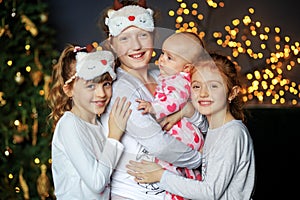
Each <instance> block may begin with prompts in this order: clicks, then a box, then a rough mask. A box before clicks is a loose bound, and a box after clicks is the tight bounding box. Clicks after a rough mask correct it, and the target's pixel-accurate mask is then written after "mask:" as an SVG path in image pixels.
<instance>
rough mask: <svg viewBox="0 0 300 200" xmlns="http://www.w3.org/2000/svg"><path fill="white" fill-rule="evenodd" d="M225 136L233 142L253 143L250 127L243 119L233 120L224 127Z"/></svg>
mask: <svg viewBox="0 0 300 200" xmlns="http://www.w3.org/2000/svg"><path fill="white" fill-rule="evenodd" d="M224 133H226V134H224V137H227V139H228V140H229V141H230V142H232V143H238V144H240V145H242V146H243V145H247V144H252V139H251V136H250V133H249V131H248V128H247V127H246V125H245V124H244V123H243V122H242V121H241V120H232V121H230V122H228V123H227V124H226V125H225V127H224Z"/></svg>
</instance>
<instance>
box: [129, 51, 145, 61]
mask: <svg viewBox="0 0 300 200" xmlns="http://www.w3.org/2000/svg"><path fill="white" fill-rule="evenodd" d="M144 55H145V52H142V53H135V54H130V55H129V57H131V58H133V59H141V58H142V57H143V56H144Z"/></svg>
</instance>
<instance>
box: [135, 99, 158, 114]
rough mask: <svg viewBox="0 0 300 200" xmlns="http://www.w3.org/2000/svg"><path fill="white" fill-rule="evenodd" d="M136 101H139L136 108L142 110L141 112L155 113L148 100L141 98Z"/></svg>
mask: <svg viewBox="0 0 300 200" xmlns="http://www.w3.org/2000/svg"><path fill="white" fill-rule="evenodd" d="M136 102H138V103H139V105H138V108H137V109H138V110H143V112H142V114H148V113H150V114H155V113H154V110H153V108H152V105H151V103H150V102H148V101H145V100H142V99H137V100H136Z"/></svg>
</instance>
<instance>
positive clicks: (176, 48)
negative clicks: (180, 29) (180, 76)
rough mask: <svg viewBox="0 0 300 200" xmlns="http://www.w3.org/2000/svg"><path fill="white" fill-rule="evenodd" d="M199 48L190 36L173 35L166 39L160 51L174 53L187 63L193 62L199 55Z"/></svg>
mask: <svg viewBox="0 0 300 200" xmlns="http://www.w3.org/2000/svg"><path fill="white" fill-rule="evenodd" d="M201 48H202V47H201V46H200V44H199V43H197V41H195V40H194V39H193V38H191V37H190V36H187V35H185V34H174V35H171V36H170V37H168V38H167V39H166V40H165V41H164V43H163V45H162V49H163V50H167V51H169V52H171V53H174V54H176V55H178V56H180V57H182V58H184V59H185V60H188V61H189V62H192V61H194V60H195V59H196V58H197V56H199V55H200V52H201Z"/></svg>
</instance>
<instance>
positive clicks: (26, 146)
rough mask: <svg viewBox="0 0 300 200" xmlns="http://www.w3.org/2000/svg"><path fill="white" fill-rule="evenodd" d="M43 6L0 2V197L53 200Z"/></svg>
mask: <svg viewBox="0 0 300 200" xmlns="http://www.w3.org/2000/svg"><path fill="white" fill-rule="evenodd" d="M47 10H49V9H48V4H47V3H46V2H45V1H43V0H4V1H3V0H0V19H1V22H0V48H1V50H0V81H1V83H0V119H1V120H0V141H1V143H0V150H1V154H0V155H1V156H0V159H1V160H0V163H1V165H0V197H1V199H54V198H55V197H54V195H53V183H52V178H51V170H50V167H51V139H52V130H51V124H50V123H49V122H48V121H47V116H48V114H49V113H50V110H49V108H48V106H47V101H46V98H47V95H48V92H49V84H50V82H51V71H52V65H53V62H54V61H55V60H56V59H57V57H58V52H57V51H56V50H55V49H54V48H53V46H54V44H55V37H54V36H55V31H54V30H53V29H51V27H49V24H48V13H47Z"/></svg>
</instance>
